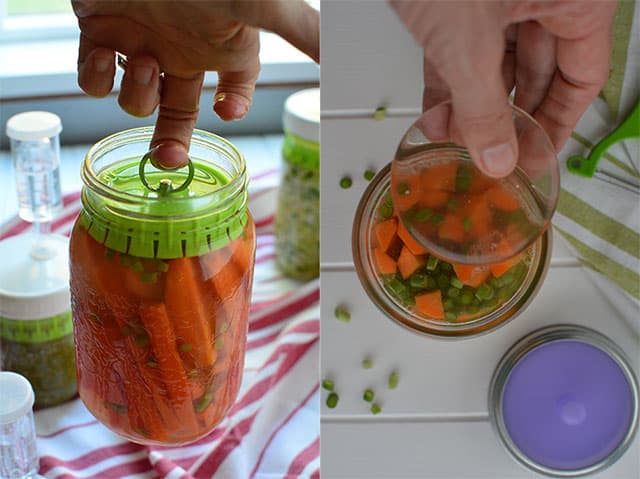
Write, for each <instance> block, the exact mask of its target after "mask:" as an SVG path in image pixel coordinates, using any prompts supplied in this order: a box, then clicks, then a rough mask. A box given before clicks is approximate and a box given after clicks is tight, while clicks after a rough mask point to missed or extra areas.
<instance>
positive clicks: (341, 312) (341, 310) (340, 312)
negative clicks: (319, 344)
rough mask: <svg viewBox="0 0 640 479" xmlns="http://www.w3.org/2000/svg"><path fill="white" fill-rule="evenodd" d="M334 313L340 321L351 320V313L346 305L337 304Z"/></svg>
mask: <svg viewBox="0 0 640 479" xmlns="http://www.w3.org/2000/svg"><path fill="white" fill-rule="evenodd" d="M334 314H335V316H336V319H337V320H338V321H342V322H343V323H348V322H349V321H351V313H350V312H349V311H348V310H347V308H345V307H344V306H336V309H335V311H334Z"/></svg>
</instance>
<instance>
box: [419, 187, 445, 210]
mask: <svg viewBox="0 0 640 479" xmlns="http://www.w3.org/2000/svg"><path fill="white" fill-rule="evenodd" d="M450 196H451V193H449V192H448V191H444V190H432V189H425V190H424V192H423V195H422V196H421V197H420V201H419V203H420V206H423V207H425V208H432V209H437V208H442V207H443V206H444V205H446V204H447V201H449V197H450Z"/></svg>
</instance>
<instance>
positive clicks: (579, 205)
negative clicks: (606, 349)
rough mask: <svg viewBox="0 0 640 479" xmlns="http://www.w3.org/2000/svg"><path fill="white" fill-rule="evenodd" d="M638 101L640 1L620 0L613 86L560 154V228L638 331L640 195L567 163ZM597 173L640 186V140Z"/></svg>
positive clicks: (614, 153) (614, 152) (623, 146)
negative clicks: (570, 167)
mask: <svg viewBox="0 0 640 479" xmlns="http://www.w3.org/2000/svg"><path fill="white" fill-rule="evenodd" d="M639 97H640V3H639V2H634V1H629V0H621V1H620V2H619V3H618V11H617V13H616V17H615V24H614V41H613V49H612V57H611V71H610V75H609V81H608V83H607V85H606V86H605V88H604V89H603V90H602V92H601V94H600V97H599V98H598V99H597V100H596V101H595V102H594V103H593V104H592V105H591V107H590V108H589V110H588V111H587V112H586V113H585V115H584V116H583V117H582V119H581V120H580V122H579V123H578V125H577V127H576V129H575V131H574V133H573V135H572V137H571V139H570V140H569V141H568V142H567V145H566V146H565V147H564V148H563V149H562V151H561V152H560V154H559V161H560V170H561V186H562V191H561V194H560V199H559V202H558V209H557V212H556V214H555V216H554V219H553V225H554V227H555V228H556V230H557V231H559V232H560V234H561V235H562V236H563V237H564V238H565V239H566V240H567V241H568V243H569V245H570V246H571V248H572V249H573V250H574V252H575V254H576V256H577V257H578V258H579V259H580V261H581V262H582V263H583V264H584V265H585V266H588V269H587V271H589V275H590V276H591V278H592V279H593V280H594V281H595V283H596V284H597V286H598V287H599V288H600V289H601V290H602V291H603V293H604V294H605V296H606V297H607V298H608V299H609V300H610V301H611V302H612V304H613V305H614V306H615V307H616V308H617V309H618V311H619V312H620V314H621V315H622V316H623V317H624V318H625V319H627V320H628V321H629V323H630V324H631V325H632V327H633V328H634V329H635V330H636V332H637V333H638V334H640V234H639V233H640V196H638V195H637V194H634V193H633V192H630V191H627V190H625V189H623V188H621V187H619V186H615V185H612V184H610V183H607V182H605V181H602V180H600V179H597V178H591V179H586V178H582V177H580V176H576V175H574V174H571V173H569V172H568V171H567V168H566V161H567V158H568V157H569V156H571V155H574V154H581V155H584V156H586V155H588V154H589V151H590V150H591V148H592V147H593V146H594V144H595V143H597V142H598V141H600V139H602V138H603V137H604V136H606V135H607V134H609V132H611V131H612V130H613V129H614V128H615V127H616V126H617V125H618V124H620V123H621V122H622V121H623V120H624V119H625V118H626V117H627V115H628V114H629V113H630V111H631V109H632V108H633V106H634V105H635V104H636V103H637V102H638V99H639ZM639 134H640V132H639ZM598 169H602V170H606V171H608V172H610V173H611V174H614V175H616V176H618V177H622V178H624V179H626V180H628V181H630V182H635V183H639V182H640V174H639V173H638V171H639V170H640V140H638V139H634V140H626V141H624V142H621V143H618V144H617V145H615V146H614V147H612V148H611V149H610V150H609V151H608V152H607V154H606V156H605V157H604V158H603V159H601V160H600V162H599V164H598ZM567 287H570V285H567ZM607 319H608V318H602V320H603V321H606V320H607Z"/></svg>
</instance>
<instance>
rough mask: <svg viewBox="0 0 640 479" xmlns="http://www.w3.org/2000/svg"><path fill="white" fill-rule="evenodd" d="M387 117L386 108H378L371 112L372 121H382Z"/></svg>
mask: <svg viewBox="0 0 640 479" xmlns="http://www.w3.org/2000/svg"><path fill="white" fill-rule="evenodd" d="M386 117H387V107H384V106H379V107H378V108H376V110H375V111H374V112H373V119H374V120H376V121H382V120H384V119H385V118H386Z"/></svg>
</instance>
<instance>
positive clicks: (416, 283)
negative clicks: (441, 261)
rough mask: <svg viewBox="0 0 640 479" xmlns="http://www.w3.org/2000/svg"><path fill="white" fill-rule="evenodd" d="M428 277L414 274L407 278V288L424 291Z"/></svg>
mask: <svg viewBox="0 0 640 479" xmlns="http://www.w3.org/2000/svg"><path fill="white" fill-rule="evenodd" d="M428 279H429V278H428V276H426V275H424V274H422V273H414V274H413V275H411V277H410V278H409V286H411V287H412V288H416V289H424V288H426V287H427V284H428Z"/></svg>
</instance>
